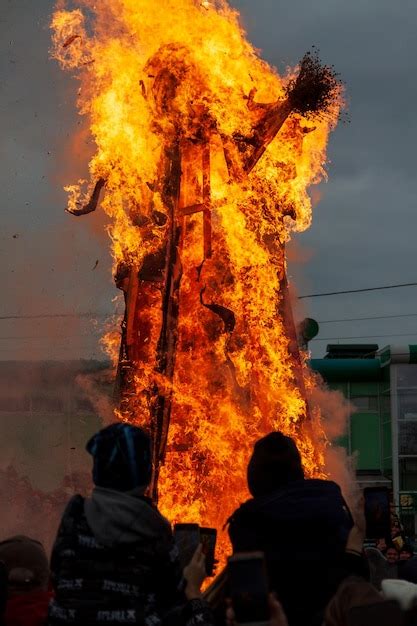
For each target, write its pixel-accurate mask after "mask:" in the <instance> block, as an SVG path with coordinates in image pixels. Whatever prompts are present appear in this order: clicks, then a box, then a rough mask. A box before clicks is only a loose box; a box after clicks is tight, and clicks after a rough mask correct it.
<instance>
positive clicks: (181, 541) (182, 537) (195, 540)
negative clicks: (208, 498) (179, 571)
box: [174, 524, 200, 569]
mask: <svg viewBox="0 0 417 626" xmlns="http://www.w3.org/2000/svg"><path fill="white" fill-rule="evenodd" d="M174 540H175V543H176V544H177V548H178V552H179V559H180V564H181V567H182V568H183V569H184V567H185V566H186V565H188V563H189V562H190V561H191V559H192V558H193V555H194V552H195V551H196V550H197V548H198V546H199V544H200V528H199V525H198V524H175V526H174Z"/></svg>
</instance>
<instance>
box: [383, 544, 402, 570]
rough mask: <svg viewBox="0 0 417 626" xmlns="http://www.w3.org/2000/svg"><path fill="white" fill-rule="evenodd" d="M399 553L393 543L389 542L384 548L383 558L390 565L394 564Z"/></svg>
mask: <svg viewBox="0 0 417 626" xmlns="http://www.w3.org/2000/svg"><path fill="white" fill-rule="evenodd" d="M399 557H400V555H399V554H398V550H397V548H396V547H395V546H394V544H389V545H388V546H387V549H386V550H385V558H386V559H387V561H388V563H390V564H391V565H396V564H397V561H398V559H399Z"/></svg>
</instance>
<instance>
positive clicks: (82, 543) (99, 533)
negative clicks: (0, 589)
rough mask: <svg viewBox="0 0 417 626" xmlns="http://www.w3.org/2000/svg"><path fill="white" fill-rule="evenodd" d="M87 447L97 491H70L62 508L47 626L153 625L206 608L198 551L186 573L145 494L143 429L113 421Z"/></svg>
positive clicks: (147, 474)
mask: <svg viewBox="0 0 417 626" xmlns="http://www.w3.org/2000/svg"><path fill="white" fill-rule="evenodd" d="M87 451H88V452H89V453H90V454H91V455H92V457H93V480H94V483H95V488H94V490H93V493H92V495H91V497H90V498H86V499H84V498H82V497H81V496H80V495H76V496H74V497H73V498H72V499H71V500H70V502H69V503H68V506H67V508H66V510H65V512H64V515H63V518H62V522H61V525H60V528H59V530H58V535H57V538H56V541H55V545H54V548H53V551H52V558H51V573H52V582H53V588H54V591H55V598H54V599H53V600H52V601H51V604H50V607H49V619H48V624H49V625H50V626H58V625H62V624H68V623H71V624H73V625H76V626H81V625H82V626H86V625H87V624H88V625H89V626H90V625H95V624H104V623H105V624H107V625H116V624H126V623H131V624H148V625H149V626H157V625H158V624H159V623H161V621H163V620H164V619H165V617H166V616H167V615H168V614H170V615H173V614H175V612H177V613H181V614H182V615H188V617H184V619H183V623H185V622H186V621H187V619H188V620H191V621H192V618H193V611H198V612H199V614H205V613H207V611H208V608H207V606H206V605H205V604H204V603H203V601H202V600H201V599H200V591H199V589H200V585H201V582H202V580H203V578H204V577H205V570H204V556H203V555H202V553H201V550H200V551H197V553H196V554H195V556H194V558H193V560H192V562H191V563H190V565H189V566H188V567H187V568H186V570H185V578H184V577H183V572H182V571H181V568H180V565H179V561H178V553H177V549H176V547H175V544H174V541H173V536H172V531H171V526H170V524H169V522H168V521H167V520H166V519H165V518H164V517H163V516H162V515H161V514H160V512H159V511H158V509H157V508H156V507H155V506H153V504H152V502H151V500H149V499H148V498H147V497H146V496H145V492H146V489H147V487H148V485H149V483H150V480H151V472H152V460H151V442H150V439H149V437H148V435H147V434H146V432H145V431H144V430H143V429H142V428H138V427H136V426H131V425H129V424H126V423H118V424H112V425H111V426H108V427H107V428H104V429H103V430H101V431H100V432H99V433H97V434H96V435H94V437H92V439H90V441H89V442H88V443H87ZM187 600H188V601H191V602H188V604H187V602H186V601H187ZM205 621H210V620H209V617H207V616H206V618H205Z"/></svg>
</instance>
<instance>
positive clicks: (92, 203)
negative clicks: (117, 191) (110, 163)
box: [68, 178, 106, 217]
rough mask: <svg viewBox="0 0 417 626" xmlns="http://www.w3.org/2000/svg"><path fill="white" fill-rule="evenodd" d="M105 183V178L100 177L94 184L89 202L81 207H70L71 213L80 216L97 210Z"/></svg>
mask: <svg viewBox="0 0 417 626" xmlns="http://www.w3.org/2000/svg"><path fill="white" fill-rule="evenodd" d="M105 184H106V180H105V178H99V179H98V181H97V182H96V184H95V185H94V189H93V193H92V194H91V197H90V200H89V201H88V202H87V204H84V206H82V207H80V208H79V209H73V210H70V209H68V213H71V215H75V216H76V217H78V216H79V215H87V214H88V213H92V212H93V211H95V210H96V208H97V205H98V202H99V200H100V194H101V190H102V189H103V187H104V185H105Z"/></svg>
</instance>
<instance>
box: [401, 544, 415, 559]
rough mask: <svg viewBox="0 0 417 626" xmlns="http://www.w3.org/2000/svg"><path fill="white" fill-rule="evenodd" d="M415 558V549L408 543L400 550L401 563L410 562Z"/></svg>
mask: <svg viewBox="0 0 417 626" xmlns="http://www.w3.org/2000/svg"><path fill="white" fill-rule="evenodd" d="M413 556H414V550H413V548H412V547H411V546H410V545H409V544H408V543H405V544H404V545H403V547H402V548H401V550H400V561H408V559H411V558H412V557H413Z"/></svg>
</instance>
